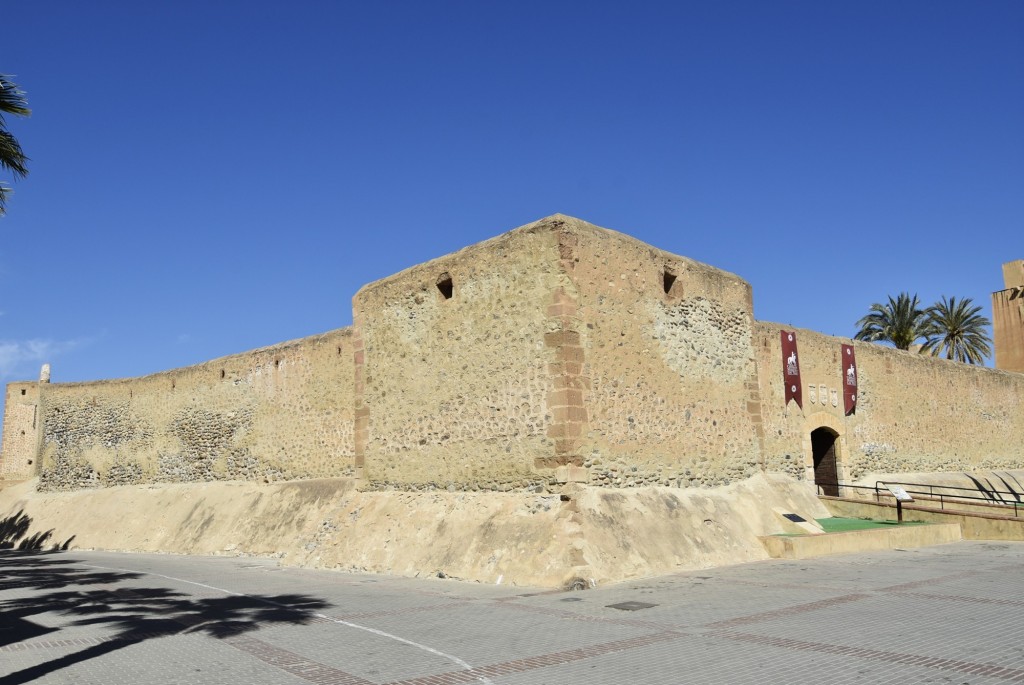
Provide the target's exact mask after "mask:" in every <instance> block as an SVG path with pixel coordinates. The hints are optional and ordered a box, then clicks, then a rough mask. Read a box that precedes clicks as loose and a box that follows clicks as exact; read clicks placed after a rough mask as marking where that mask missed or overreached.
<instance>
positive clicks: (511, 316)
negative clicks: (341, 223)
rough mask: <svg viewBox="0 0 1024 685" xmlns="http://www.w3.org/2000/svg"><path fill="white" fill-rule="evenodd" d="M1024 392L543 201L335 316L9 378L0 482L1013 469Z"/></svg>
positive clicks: (433, 485)
mask: <svg viewBox="0 0 1024 685" xmlns="http://www.w3.org/2000/svg"><path fill="white" fill-rule="evenodd" d="M1008 287H1009V285H1008ZM1003 292H1004V293H1009V292H1010V291H1009V290H1007V291H1003ZM997 294H998V293H997ZM1007 297H1008V296H1007ZM1018 301H1024V300H1018ZM1015 304H1016V303H1015ZM999 316H1000V315H999V313H998V311H997V314H996V317H997V322H998V321H999ZM1000 330H1002V329H1000ZM1000 335H1001V334H1000V333H999V332H998V331H997V349H998V343H999V338H1000ZM1018 352H1019V350H1018ZM997 354H999V353H998V352H997ZM1011 354H1016V353H1011ZM1018 356H1019V354H1018ZM998 359H999V360H1000V365H1001V366H1002V365H1003V364H1002V357H998ZM1007 368H1010V367H1007ZM1017 370H1020V369H1019V368H1017ZM1021 406H1024V374H1021V373H1014V372H1010V371H1003V370H996V369H987V368H979V367H974V366H968V365H964V364H958V363H954V362H950V361H946V360H943V359H936V358H932V357H928V356H924V355H916V354H912V353H909V352H903V351H899V350H894V349H890V348H886V347H883V346H880V345H875V344H866V343H859V342H853V341H850V340H847V339H840V338H835V337H831V336H826V335H823V334H821V333H817V332H814V331H809V330H802V329H798V330H787V329H785V328H784V327H783V326H781V325H779V324H775V323H769V322H763V321H757V320H755V319H754V317H753V293H752V289H751V286H750V284H748V283H747V282H746V281H744V280H743V279H741V278H740V277H738V276H735V275H733V274H730V273H727V272H724V271H721V270H718V269H715V268H713V267H710V266H707V265H705V264H701V263H698V262H695V261H693V260H690V259H687V258H685V257H680V256H678V255H674V254H670V253H667V252H664V251H662V250H659V249H656V248H654V247H651V246H650V245H646V244H644V243H642V242H640V241H638V240H635V239H633V238H631V237H629V236H626V235H623V234H621V233H617V232H615V231H611V230H607V229H603V228H599V227H596V226H593V225H590V224H587V223H585V222H583V221H580V220H578V219H574V218H572V217H568V216H563V215H555V216H551V217H548V218H545V219H542V220H540V221H537V222H535V223H532V224H529V225H526V226H523V227H520V228H517V229H515V230H512V231H510V232H508V233H505V234H504V235H501V236H498V237H496V238H493V239H491V240H487V241H485V242H482V243H479V244H477V245H473V246H471V247H467V248H465V249H463V250H461V251H459V252H457V253H454V254H451V255H448V256H445V257H441V258H439V259H435V260H432V261H429V262H426V263H424V264H420V265H418V266H415V267H412V268H410V269H407V270H405V271H403V272H401V273H398V274H396V275H394V276H391V277H389V278H386V279H383V280H380V281H377V282H374V283H370V284H368V285H366V286H364V287H363V288H362V289H360V290H359V292H357V293H356V294H355V296H354V297H353V325H352V326H351V327H349V328H343V329H339V330H335V331H330V332H327V333H324V334H322V335H316V336H312V337H308V338H302V339H299V340H294V341H290V342H285V343H281V344H279V345H275V346H272V347H267V348H263V349H258V350H254V351H251V352H245V353H241V354H237V355H233V356H229V357H224V358H221V359H216V360H213V361H209V362H206V363H203V364H199V365H197V366H192V367H188V368H181V369H174V370H171V371H166V372H162V373H157V374H153V375H150V376H145V377H141V378H129V379H117V380H102V381H95V382H87V383H50V382H49V379H48V378H42V379H40V381H38V382H36V381H33V382H14V383H10V384H8V386H7V400H6V408H5V412H4V431H3V445H2V453H0V479H3V480H6V481H16V480H21V479H27V478H32V477H38V478H39V488H40V490H44V491H45V490H80V489H84V488H105V487H109V486H117V485H143V484H151V483H202V482H211V481H253V482H260V483H261V482H264V481H268V482H275V481H295V480H304V479H315V478H335V477H347V478H352V479H354V482H355V483H356V484H357V487H358V488H359V489H360V490H362V491H376V490H399V491H420V492H422V491H456V492H468V491H522V492H551V491H557V490H558V488H559V487H561V486H562V485H563V484H582V485H586V486H592V487H599V488H631V487H640V486H667V487H672V488H707V487H711V486H716V485H722V484H728V483H734V482H739V481H742V480H744V479H747V478H750V477H752V476H754V475H756V474H759V473H781V474H788V475H790V476H792V477H794V478H796V479H801V480H806V481H808V482H816V483H818V485H819V486H820V488H821V489H822V490H823V491H826V492H828V491H829V489H830V488H834V486H835V483H836V482H845V481H852V480H855V479H858V478H861V477H863V476H865V475H866V474H871V473H879V472H888V473H896V472H914V471H917V472H922V471H928V472H935V471H975V470H979V469H997V468H1006V469H1009V468H1016V467H1020V466H1021V465H1022V463H1024V453H1022V445H1024V414H1022V413H1021V411H1020V407H1021Z"/></svg>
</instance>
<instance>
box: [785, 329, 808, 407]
mask: <svg viewBox="0 0 1024 685" xmlns="http://www.w3.org/2000/svg"><path fill="white" fill-rule="evenodd" d="M780 335H781V336H782V382H783V384H784V385H785V386H786V404H789V401H790V400H796V406H798V407H800V408H801V409H803V408H804V399H803V391H802V390H801V387H802V386H801V383H800V358H799V356H798V355H797V352H796V333H795V332H793V331H781V333H780Z"/></svg>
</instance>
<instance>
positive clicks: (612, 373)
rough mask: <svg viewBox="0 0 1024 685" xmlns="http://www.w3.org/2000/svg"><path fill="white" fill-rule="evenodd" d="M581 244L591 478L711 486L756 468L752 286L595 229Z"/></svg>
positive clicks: (577, 264) (578, 287)
mask: <svg viewBox="0 0 1024 685" xmlns="http://www.w3.org/2000/svg"><path fill="white" fill-rule="evenodd" d="M580 223H582V222H580ZM573 241H574V244H573V245H572V246H571V247H572V249H573V251H574V259H573V260H572V262H571V263H570V264H569V266H568V268H569V272H570V273H571V274H572V280H573V285H574V290H575V293H576V298H577V299H576V303H575V304H576V306H577V313H576V318H575V328H576V330H577V332H578V334H579V337H580V340H581V344H582V347H583V353H584V357H585V360H586V364H585V366H584V371H583V379H584V380H583V386H584V389H583V391H582V394H583V396H584V399H585V402H584V404H585V407H586V411H587V415H586V419H587V425H586V429H585V430H584V431H583V433H582V437H581V439H580V446H579V453H580V455H581V456H582V457H583V459H584V462H583V465H584V466H585V467H586V468H587V469H588V471H589V482H591V483H593V484H597V485H611V486H617V487H623V486H638V485H673V486H682V487H687V486H704V487H707V486H713V485H721V484H728V483H730V482H731V481H733V480H739V479H743V478H747V477H749V476H752V475H754V474H755V473H759V472H760V471H761V466H760V445H759V441H758V439H759V434H758V425H757V423H756V421H754V420H752V417H756V418H759V415H760V408H759V405H758V404H757V402H758V400H759V397H758V388H757V371H756V367H755V363H754V354H753V349H752V348H751V344H750V341H751V325H752V323H753V313H752V306H751V291H750V285H749V284H748V283H746V282H745V281H744V280H742V279H741V278H739V277H737V276H735V275H733V274H730V273H727V272H724V271H721V270H718V269H715V268H712V267H710V266H707V265H705V264H701V263H699V262H695V261H693V260H690V259H686V258H685V257H679V256H677V255H673V254H670V253H667V252H663V251H661V250H657V249H654V248H652V247H651V246H649V245H647V244H645V243H642V242H640V241H638V240H635V239H633V238H631V237H629V236H626V235H623V234H620V233H616V232H614V231H608V230H605V229H598V228H596V227H593V226H589V225H587V224H584V225H583V226H582V227H581V228H580V229H579V236H578V239H577V238H575V237H574V238H573Z"/></svg>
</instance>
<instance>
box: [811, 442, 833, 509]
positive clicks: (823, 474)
mask: <svg viewBox="0 0 1024 685" xmlns="http://www.w3.org/2000/svg"><path fill="white" fill-rule="evenodd" d="M838 438H839V434H838V433H836V432H835V431H834V430H832V429H831V428H827V427H825V426H822V427H820V428H815V429H814V430H813V431H811V453H812V455H813V460H814V484H815V485H817V486H818V487H820V488H821V492H822V493H823V494H825V495H831V496H833V497H838V496H839V469H837V468H836V440H837V439H838Z"/></svg>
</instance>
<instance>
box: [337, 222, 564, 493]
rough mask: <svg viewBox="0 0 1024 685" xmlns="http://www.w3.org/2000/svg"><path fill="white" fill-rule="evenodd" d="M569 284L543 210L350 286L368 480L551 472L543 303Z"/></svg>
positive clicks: (413, 484)
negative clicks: (541, 464)
mask: <svg viewBox="0 0 1024 685" xmlns="http://www.w3.org/2000/svg"><path fill="white" fill-rule="evenodd" d="M567 285H568V282H567V279H566V277H565V275H564V273H563V272H562V270H561V268H560V265H559V262H558V246H557V236H556V234H555V233H553V232H552V230H551V226H550V225H549V224H548V223H546V222H543V221H542V222H538V223H537V224H534V225H532V226H529V227H524V228H521V229H517V230H516V231H513V232H511V233H507V234H505V235H503V236H499V237H498V238H494V239H492V240H488V241H486V242H483V243H480V244H478V245H474V246H472V247H469V248H466V249H464V250H461V251H460V252H457V253H455V254H452V255H448V256H446V257H442V258H440V259H436V260H433V261H430V262H427V263H425V264H421V265H419V266H416V267H413V268H411V269H408V270H406V271H403V272H401V273H399V274H397V275H395V276H392V277H390V278H386V279H384V280H381V281H377V282H375V283H371V284H369V285H367V286H365V287H363V288H362V289H361V290H360V291H359V292H358V293H357V294H356V296H355V297H354V298H353V309H354V315H353V318H354V321H355V328H356V329H357V331H358V334H357V335H358V336H360V339H358V340H357V341H356V342H355V345H356V407H357V409H356V412H357V427H356V431H357V450H358V455H357V464H358V465H359V466H360V469H361V475H362V476H363V479H364V486H365V487H369V488H392V487H394V488H402V489H414V490H416V489H425V490H431V489H438V488H441V489H448V488H450V489H468V490H476V489H495V490H509V489H514V488H523V487H530V486H534V485H538V484H540V483H542V482H545V481H546V480H547V479H546V478H545V477H544V476H543V475H538V473H537V472H536V471H535V467H536V464H535V460H536V459H537V458H538V457H539V456H540V457H542V456H543V455H548V454H552V453H553V451H554V436H552V435H551V434H550V431H551V427H552V424H553V416H552V414H551V413H550V412H549V411H548V409H547V401H548V398H549V397H550V396H551V395H552V392H553V390H554V385H553V379H552V375H551V372H550V370H549V365H550V364H552V363H554V361H555V351H554V350H553V349H552V348H550V347H548V346H546V345H545V334H546V333H547V332H548V331H549V326H550V320H549V319H550V317H549V314H548V312H547V309H546V304H547V303H550V302H552V299H553V298H554V296H555V293H556V292H558V291H559V289H560V288H564V287H566V286H567Z"/></svg>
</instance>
